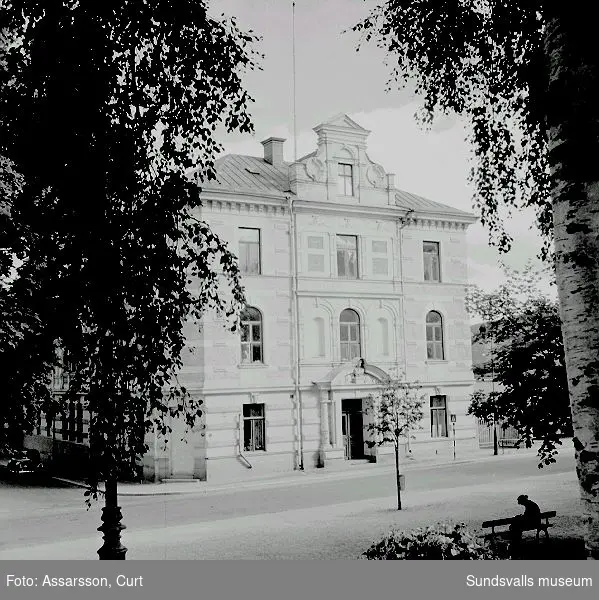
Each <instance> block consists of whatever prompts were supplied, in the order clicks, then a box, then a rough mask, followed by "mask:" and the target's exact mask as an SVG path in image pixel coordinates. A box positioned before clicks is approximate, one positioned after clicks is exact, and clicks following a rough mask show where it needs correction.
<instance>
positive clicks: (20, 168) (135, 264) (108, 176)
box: [0, 0, 258, 485]
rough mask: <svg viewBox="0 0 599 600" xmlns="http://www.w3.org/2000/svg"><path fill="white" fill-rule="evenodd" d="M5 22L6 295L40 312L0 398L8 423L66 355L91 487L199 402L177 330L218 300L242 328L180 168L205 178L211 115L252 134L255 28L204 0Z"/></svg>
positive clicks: (222, 264) (61, 10)
mask: <svg viewBox="0 0 599 600" xmlns="http://www.w3.org/2000/svg"><path fill="white" fill-rule="evenodd" d="M0 17H1V19H2V24H3V26H4V31H5V32H6V33H5V35H6V38H5V39H6V41H7V43H6V44H4V45H3V47H2V49H1V50H0V52H1V56H0V64H1V65H3V68H2V69H0V98H2V102H1V105H0V106H1V109H0V155H3V156H5V157H7V158H8V159H10V160H11V161H12V164H14V166H15V169H16V171H17V172H18V173H20V174H21V175H22V177H23V182H24V184H23V189H22V191H21V193H19V195H18V197H17V198H16V200H15V202H14V203H13V208H12V214H11V219H12V221H13V222H14V224H15V226H16V227H17V230H18V233H19V236H18V243H15V246H14V248H13V251H15V252H17V253H20V254H21V256H22V257H23V259H24V262H23V264H22V266H21V267H20V268H19V272H18V278H17V279H16V280H15V281H14V283H13V284H12V286H11V287H10V289H9V290H8V291H6V292H5V294H7V295H6V296H5V305H8V306H9V308H10V309H11V310H14V311H16V310H17V307H18V309H19V310H22V311H25V312H26V313H27V314H28V315H29V316H30V320H31V323H32V325H31V327H29V328H27V329H26V330H25V331H24V333H23V336H22V339H20V343H18V344H17V345H16V346H15V347H11V346H8V347H7V346H3V348H2V354H3V361H2V362H3V363H4V364H3V367H6V365H7V364H8V365H10V368H11V369H13V372H12V373H11V385H10V386H8V388H7V392H8V394H7V396H6V395H5V398H6V397H8V400H6V399H5V401H4V402H3V403H2V408H1V409H0V410H2V415H3V417H4V418H5V419H8V421H9V423H10V426H11V428H12V427H16V426H18V425H19V423H16V422H14V421H11V419H12V415H11V414H10V411H11V410H12V409H13V408H14V407H16V406H18V405H19V403H21V404H24V405H25V406H27V407H34V408H37V409H39V407H40V403H41V401H42V399H43V398H44V397H45V398H47V395H45V396H44V395H43V394H44V393H42V396H39V395H38V392H40V388H39V387H37V388H36V389H35V390H31V391H30V392H28V387H30V386H31V384H32V382H33V381H35V382H37V384H39V382H41V381H43V380H44V379H45V381H46V382H47V377H48V375H49V373H50V371H51V369H52V368H53V366H54V365H55V364H57V363H58V362H59V355H60V353H59V352H58V350H59V349H60V350H61V351H64V352H66V354H67V355H68V357H69V362H70V365H71V368H72V369H73V376H72V378H71V385H70V388H69V395H70V396H75V395H78V394H80V393H85V395H86V400H87V405H88V409H89V411H90V413H91V422H90V427H89V442H90V450H91V455H92V457H93V458H94V461H93V463H94V464H93V471H92V473H90V479H91V481H92V483H93V484H94V485H95V483H96V482H97V481H98V480H101V479H103V478H107V477H114V476H117V475H118V472H119V471H118V465H119V464H131V462H132V461H133V460H135V458H136V457H139V456H140V455H141V454H143V453H144V452H145V450H146V445H145V440H144V437H145V432H146V430H148V429H149V428H151V427H154V426H155V427H157V429H158V431H159V432H161V433H164V434H166V433H168V431H169V427H168V419H166V418H165V417H168V416H169V415H173V416H184V417H185V419H186V422H187V423H188V425H192V424H193V423H194V422H195V419H196V418H197V417H198V416H199V415H200V414H201V400H200V399H199V398H195V397H192V396H191V395H190V394H189V393H188V392H187V390H186V389H184V388H183V387H182V386H180V385H179V384H178V382H177V372H178V370H179V368H180V367H181V365H182V350H183V348H184V345H185V336H184V325H185V324H186V323H188V322H193V323H198V321H199V319H200V318H201V317H202V315H203V314H204V312H205V311H206V310H208V309H215V310H217V311H219V312H220V313H221V314H222V315H223V316H224V317H225V318H226V319H227V323H228V326H229V327H230V328H232V329H234V328H235V327H236V321H237V315H238V312H239V310H240V307H241V306H242V304H243V301H244V295H243V288H242V287H241V284H240V279H239V271H238V267H237V263H236V259H235V257H234V256H233V255H232V254H231V253H230V251H229V250H228V248H227V246H226V244H225V243H224V242H223V241H222V240H221V239H220V238H219V237H218V236H216V235H215V234H214V233H213V232H211V231H210V229H209V227H208V226H207V225H206V224H205V223H204V222H202V221H201V220H199V219H198V213H197V208H198V207H199V206H200V198H199V191H198V188H197V185H196V183H195V182H192V181H190V179H189V178H188V177H187V176H186V171H187V170H189V169H190V168H192V167H194V168H195V169H196V170H197V173H198V174H199V178H200V181H205V180H207V179H210V178H213V177H214V176H215V173H214V168H213V164H214V159H215V157H216V155H217V154H218V152H219V151H220V150H221V148H220V146H219V144H218V143H217V142H216V141H215V139H214V134H215V131H216V129H217V127H218V126H220V125H224V127H225V128H227V129H228V130H234V129H236V130H239V131H241V132H251V131H252V125H251V122H250V118H249V114H248V105H249V102H250V101H251V98H250V97H249V96H248V95H247V93H246V92H245V91H244V89H243V86H242V82H241V76H242V73H243V71H244V70H246V69H251V68H253V67H254V66H255V65H256V60H257V59H258V55H257V54H256V51H255V50H254V45H255V42H256V37H255V36H254V35H253V34H252V33H251V32H243V31H240V30H239V29H238V27H237V25H236V22H235V20H233V19H224V18H221V19H216V18H213V17H211V16H210V15H208V13H207V6H206V2H204V1H203V0H181V1H178V2H176V3H173V2H170V1H167V0H119V1H116V0H106V1H105V2H88V1H84V2H80V1H75V0H62V1H61V0H53V1H51V2H43V3H40V2H37V1H33V0H24V1H23V0H21V1H19V2H13V1H11V0H7V1H6V2H3V3H2V6H1V8H0ZM7 358H8V359H7ZM34 412H35V411H34ZM26 420H27V419H26Z"/></svg>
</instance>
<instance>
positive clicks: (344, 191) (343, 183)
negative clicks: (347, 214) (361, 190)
mask: <svg viewBox="0 0 599 600" xmlns="http://www.w3.org/2000/svg"><path fill="white" fill-rule="evenodd" d="M337 191H338V192H339V194H340V195H341V196H353V195H354V173H353V166H352V165H348V164H346V163H339V168H338V171H337Z"/></svg>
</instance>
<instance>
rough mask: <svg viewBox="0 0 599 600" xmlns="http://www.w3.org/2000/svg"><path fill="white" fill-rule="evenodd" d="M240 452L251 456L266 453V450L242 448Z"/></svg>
mask: <svg viewBox="0 0 599 600" xmlns="http://www.w3.org/2000/svg"><path fill="white" fill-rule="evenodd" d="M241 453H242V454H243V455H244V456H249V457H250V458H251V457H252V456H262V455H263V454H266V450H242V451H241Z"/></svg>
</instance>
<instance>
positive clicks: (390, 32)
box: [353, 0, 552, 253]
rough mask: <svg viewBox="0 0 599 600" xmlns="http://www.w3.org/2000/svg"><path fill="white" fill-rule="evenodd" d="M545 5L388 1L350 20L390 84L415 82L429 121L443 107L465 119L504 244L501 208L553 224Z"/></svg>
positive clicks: (479, 179)
mask: <svg viewBox="0 0 599 600" xmlns="http://www.w3.org/2000/svg"><path fill="white" fill-rule="evenodd" d="M542 4H543V3H542V2H541V1H540V0H533V1H530V2H518V1H517V0H514V1H508V2H506V1H504V0H481V1H480V2H471V1H470V0H388V1H387V2H384V3H383V4H382V5H381V6H379V7H378V8H376V9H375V10H373V11H372V12H371V14H370V15H369V16H368V17H367V18H366V19H364V20H363V21H362V22H361V23H359V24H357V25H356V26H355V27H354V28H353V30H354V31H357V32H360V33H362V34H363V41H364V42H368V41H370V40H375V41H376V43H377V44H378V45H379V47H381V48H383V49H384V50H385V51H386V52H387V60H388V62H389V64H390V66H391V68H392V72H391V77H390V80H389V84H388V85H389V88H391V87H395V86H397V87H400V88H401V87H403V86H405V85H406V83H407V82H408V81H410V82H412V83H414V85H415V91H416V93H417V95H418V96H421V97H422V98H423V105H422V111H421V113H420V115H419V116H420V119H421V121H422V122H423V123H425V124H430V123H431V122H432V121H433V119H434V117H435V116H436V115H438V114H450V115H453V114H458V115H460V116H461V117H462V118H463V119H464V120H465V122H466V125H467V126H468V131H469V142H470V143H471V145H472V149H473V154H474V155H475V157H476V161H474V162H473V167H472V170H471V173H470V180H471V182H472V184H473V187H474V189H475V196H474V203H475V206H476V209H477V211H478V212H479V213H480V215H481V221H482V223H483V224H484V225H487V226H488V228H489V230H490V232H491V233H492V234H493V237H492V240H493V241H494V242H495V243H496V244H497V245H498V246H499V247H500V248H501V249H503V250H508V249H509V248H510V245H511V242H512V240H511V237H510V236H509V235H508V234H507V232H506V231H505V229H504V227H503V219H502V213H501V211H500V208H501V207H508V209H510V210H512V211H517V210H518V209H519V208H521V207H533V208H534V209H535V211H536V213H537V217H538V225H539V228H540V230H541V232H542V233H544V234H546V235H547V236H549V234H550V232H551V228H552V214H551V205H550V203H549V171H548V164H547V152H546V150H547V132H546V124H545V112H544V111H545V105H544V101H543V97H544V90H545V88H546V85H547V68H546V64H547V61H546V58H545V54H544V48H543V30H544V26H545V22H544V17H543V12H542V10H541V7H542ZM547 240H549V237H548V238H547ZM548 250H549V243H548V242H547V244H546V246H545V247H544V248H543V251H544V253H547V252H548Z"/></svg>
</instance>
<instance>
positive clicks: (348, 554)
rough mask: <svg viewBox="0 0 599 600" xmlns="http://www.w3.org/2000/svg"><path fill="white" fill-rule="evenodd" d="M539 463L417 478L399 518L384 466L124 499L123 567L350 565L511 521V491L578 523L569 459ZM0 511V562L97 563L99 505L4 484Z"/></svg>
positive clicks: (437, 470) (430, 471)
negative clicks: (458, 527)
mask: <svg viewBox="0 0 599 600" xmlns="http://www.w3.org/2000/svg"><path fill="white" fill-rule="evenodd" d="M536 465H537V461H536V457H535V456H534V455H532V454H528V455H517V454H515V455H511V456H508V455H506V456H498V457H489V459H486V460H484V461H480V462H472V463H466V464H456V465H443V466H436V467H431V466H429V467H422V468H414V469H412V470H410V471H409V472H408V473H407V474H406V486H407V489H406V491H405V492H403V495H402V498H403V504H404V510H402V511H397V510H394V508H395V506H396V504H395V502H396V492H395V480H394V475H393V469H392V468H389V469H377V470H375V471H373V472H372V473H363V472H362V473H360V476H357V477H351V478H338V479H335V478H327V474H322V475H321V476H319V477H317V478H314V477H312V478H310V479H309V480H308V479H307V480H306V482H302V481H301V480H300V481H299V482H295V481H294V482H293V483H292V484H291V485H272V484H269V485H265V486H262V487H259V488H252V489H244V488H243V487H242V488H240V489H239V490H237V491H234V490H230V491H222V492H208V493H205V492H198V493H193V494H182V495H176V496H141V497H132V496H121V497H120V501H119V502H120V505H121V506H122V508H123V516H124V518H123V522H124V523H125V525H126V526H127V530H125V531H124V532H123V543H124V545H125V546H127V547H128V548H129V551H128V553H127V558H128V559H219V558H228V559H265V558H280V559H305V558H308V559H327V558H357V557H358V556H359V555H360V553H361V552H363V551H364V550H365V549H366V548H367V547H368V546H369V545H370V544H371V543H373V542H374V541H378V539H379V538H380V537H381V536H382V535H383V534H384V533H386V532H387V531H388V530H389V529H390V528H391V527H394V526H397V527H402V528H412V527H416V526H420V525H426V524H432V523H434V522H437V521H443V520H453V521H455V520H459V521H472V522H474V523H475V524H476V523H479V522H480V521H482V520H485V519H487V518H493V517H499V516H510V515H513V514H515V513H517V512H520V511H519V508H518V506H517V505H516V496H517V495H518V494H520V493H526V494H528V495H529V496H530V497H531V498H532V499H534V500H536V501H537V502H538V503H539V504H540V505H541V508H542V509H543V510H557V511H558V515H559V514H566V513H567V514H577V511H578V510H579V507H578V488H577V481H576V474H575V472H574V461H573V458H572V455H571V453H566V452H563V455H562V456H561V457H560V458H558V462H557V464H555V465H551V466H550V467H546V468H544V469H538V468H537V466H536ZM0 507H1V509H0V559H4V560H6V559H45V558H52V559H92V560H94V559H96V558H97V555H96V550H97V548H99V547H100V545H101V536H100V534H99V533H98V532H96V528H97V527H98V526H99V525H100V509H101V502H99V503H95V504H94V506H92V508H91V509H90V510H87V509H86V506H85V504H84V498H83V490H82V489H76V488H61V487H54V488H29V489H28V488H23V487H17V486H14V485H11V484H8V483H6V482H1V483H0Z"/></svg>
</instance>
